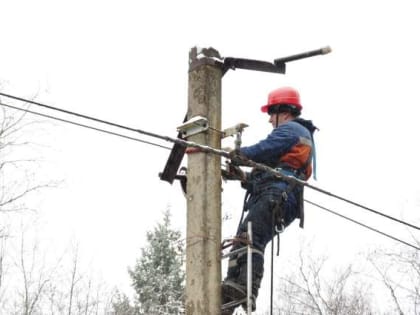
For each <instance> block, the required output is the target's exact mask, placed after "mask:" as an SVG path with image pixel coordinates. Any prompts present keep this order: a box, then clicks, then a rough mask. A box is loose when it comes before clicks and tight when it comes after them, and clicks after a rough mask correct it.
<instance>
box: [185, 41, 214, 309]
mask: <svg viewBox="0 0 420 315" xmlns="http://www.w3.org/2000/svg"><path fill="white" fill-rule="evenodd" d="M219 60H220V56H219V53H218V52H217V51H216V50H214V49H212V48H209V49H203V50H198V49H197V48H196V47H194V48H192V49H191V51H190V64H189V66H190V69H189V75H188V120H189V119H191V118H193V117H196V116H203V117H205V118H207V119H208V124H209V129H208V130H207V131H205V132H201V133H198V134H195V135H191V136H189V137H188V140H190V141H193V142H196V143H199V144H204V145H208V146H211V147H213V148H220V143H221V133H220V132H218V130H221V80H222V64H221V62H220V61H219ZM220 162H221V161H220V156H217V155H215V154H207V153H203V152H190V153H189V154H188V177H187V178H188V184H187V199H188V200H187V264H186V268H187V283H186V301H185V308H186V315H215V314H220V312H221V297H220V281H221V266H220V244H221V176H220V172H221V171H220Z"/></svg>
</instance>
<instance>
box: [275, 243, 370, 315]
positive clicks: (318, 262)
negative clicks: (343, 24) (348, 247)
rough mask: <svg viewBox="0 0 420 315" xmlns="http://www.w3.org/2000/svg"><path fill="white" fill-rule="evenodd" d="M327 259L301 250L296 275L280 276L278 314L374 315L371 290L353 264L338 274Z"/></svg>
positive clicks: (338, 271) (296, 264) (296, 263)
mask: <svg viewBox="0 0 420 315" xmlns="http://www.w3.org/2000/svg"><path fill="white" fill-rule="evenodd" d="M327 263H328V258H327V257H326V256H321V257H316V256H314V255H313V254H311V253H310V251H309V250H308V248H304V249H301V250H300V252H299V257H298V259H297V261H294V262H293V265H294V270H295V271H294V272H293V271H292V272H291V273H289V274H287V275H284V276H281V277H279V280H280V284H279V289H278V292H277V294H278V295H277V299H276V300H277V301H278V303H277V305H276V311H277V312H278V313H277V314H320V315H321V314H322V315H324V314H325V315H330V314H331V315H340V314H343V315H344V314H346V315H348V314H352V315H364V314H373V310H372V307H371V303H370V296H371V294H370V288H369V286H368V285H366V284H363V283H364V281H360V280H361V279H360V274H359V273H358V272H357V271H356V270H355V268H354V267H353V266H352V265H348V266H345V267H343V268H341V269H338V270H336V271H335V273H334V272H331V267H330V266H327Z"/></svg>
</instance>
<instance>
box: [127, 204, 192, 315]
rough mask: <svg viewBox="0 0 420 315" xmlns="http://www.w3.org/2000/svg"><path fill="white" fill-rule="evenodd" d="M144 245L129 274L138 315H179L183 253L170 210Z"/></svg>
mask: <svg viewBox="0 0 420 315" xmlns="http://www.w3.org/2000/svg"><path fill="white" fill-rule="evenodd" d="M147 242H148V244H147V246H146V247H144V248H142V249H141V257H140V258H139V259H137V262H136V264H135V266H134V269H133V270H129V274H130V277H131V279H132V281H133V283H132V285H133V288H134V290H135V291H136V294H137V296H136V298H137V301H136V302H137V304H138V307H139V311H140V314H150V315H155V314H156V315H163V314H182V309H183V304H184V303H183V298H184V286H185V284H184V282H185V281H184V280H185V271H184V253H185V250H184V246H183V242H182V241H181V232H180V231H176V230H173V229H172V228H171V222H170V211H169V210H167V211H166V212H165V213H164V218H163V223H159V224H157V226H156V227H155V228H154V230H153V232H150V231H149V232H147Z"/></svg>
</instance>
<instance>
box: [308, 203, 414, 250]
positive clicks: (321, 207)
mask: <svg viewBox="0 0 420 315" xmlns="http://www.w3.org/2000/svg"><path fill="white" fill-rule="evenodd" d="M305 202H306V203H309V204H311V205H313V206H315V207H318V208H320V209H323V210H325V211H328V212H330V213H332V214H334V215H336V216H339V217H341V218H343V219H345V220H348V221H351V222H353V223H356V224H358V225H360V226H363V227H365V228H367V229H369V230H371V231H374V232H376V233H379V234H381V235H383V236H386V237H389V238H390V239H393V240H394V241H397V242H400V243H402V244H404V245H407V246H410V247H412V248H414V249H417V250H420V247H417V246H415V245H412V244H410V243H407V242H406V241H403V240H401V239H399V238H396V237H394V236H392V235H389V234H387V233H384V232H381V231H379V230H377V229H375V228H372V227H370V226H368V225H366V224H364V223H361V222H359V221H356V220H354V219H351V218H349V217H347V216H345V215H342V214H340V213H338V212H335V211H333V210H331V209H328V208H326V207H324V206H321V205H319V204H317V203H315V202H312V201H309V200H307V199H305Z"/></svg>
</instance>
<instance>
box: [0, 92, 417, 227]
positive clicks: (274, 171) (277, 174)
mask: <svg viewBox="0 0 420 315" xmlns="http://www.w3.org/2000/svg"><path fill="white" fill-rule="evenodd" d="M0 95H2V96H5V97H9V98H12V99H15V100H18V101H21V102H27V103H30V104H34V105H37V106H41V107H45V108H48V109H52V110H57V111H60V112H63V113H66V114H70V115H75V116H78V117H82V118H84V119H89V120H93V121H96V122H100V123H103V124H107V125H111V126H114V127H118V128H122V129H126V130H129V131H134V132H137V133H141V134H144V135H147V136H150V137H154V138H158V139H162V140H165V141H169V142H173V143H177V144H179V145H182V146H185V147H195V148H199V149H200V150H201V152H206V153H212V154H216V155H220V156H223V157H225V158H228V159H231V160H235V159H236V161H237V162H238V163H241V165H244V166H249V167H253V168H256V169H259V170H263V171H266V172H268V173H270V174H272V175H274V176H275V177H277V178H281V179H283V180H285V181H287V182H290V183H297V184H300V185H302V186H305V187H308V188H311V189H313V190H316V191H318V192H321V193H323V194H326V195H328V196H330V197H334V198H336V199H339V200H341V201H344V202H347V203H349V204H352V205H354V206H357V207H360V208H362V209H365V210H368V211H370V212H373V213H375V214H378V215H380V216H383V217H385V218H387V219H390V220H393V221H395V222H398V223H400V224H404V225H406V226H408V227H411V228H414V229H417V230H420V227H418V226H415V225H413V224H410V223H408V222H405V221H402V220H399V219H397V218H394V217H392V216H390V215H387V214H384V213H382V212H379V211H376V210H374V209H371V208H369V207H366V206H363V205H362V204H360V203H357V202H354V201H351V200H349V199H346V198H344V197H340V196H338V195H335V194H333V193H331V192H328V191H326V190H323V189H321V188H318V187H316V186H313V185H311V184H309V183H307V182H306V181H304V180H301V179H298V178H296V177H294V176H291V175H284V174H282V173H281V172H279V171H278V169H273V168H271V167H269V166H267V165H264V164H261V163H257V162H254V161H252V160H247V159H246V160H245V159H242V158H240V157H238V158H236V157H231V156H230V155H229V152H227V151H223V150H219V149H215V148H212V147H209V146H206V145H200V144H197V143H195V142H191V141H186V140H183V139H178V138H171V137H168V136H162V135H159V134H156V133H152V132H148V131H144V130H141V129H135V128H131V127H127V126H123V125H119V124H116V123H113V122H109V121H106V120H102V119H98V118H94V117H91V116H87V115H83V114H79V113H76V112H72V111H68V110H65V109H61V108H58V107H54V106H50V105H46V104H42V103H39V102H35V101H31V100H28V99H24V98H21V97H17V96H13V95H9V94H5V93H1V92H0Z"/></svg>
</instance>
